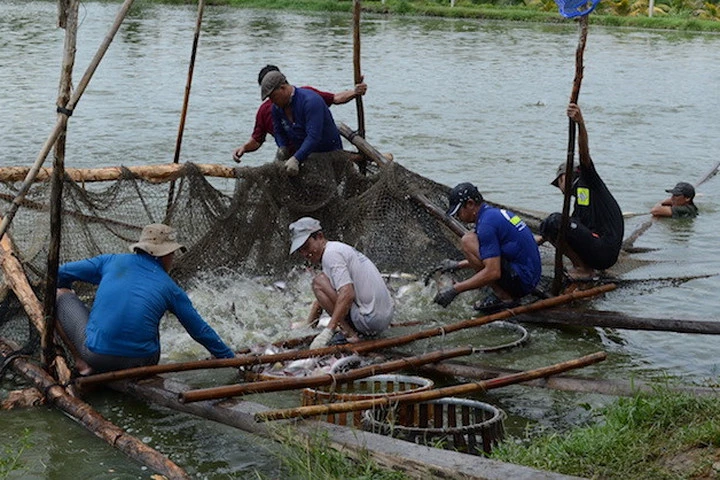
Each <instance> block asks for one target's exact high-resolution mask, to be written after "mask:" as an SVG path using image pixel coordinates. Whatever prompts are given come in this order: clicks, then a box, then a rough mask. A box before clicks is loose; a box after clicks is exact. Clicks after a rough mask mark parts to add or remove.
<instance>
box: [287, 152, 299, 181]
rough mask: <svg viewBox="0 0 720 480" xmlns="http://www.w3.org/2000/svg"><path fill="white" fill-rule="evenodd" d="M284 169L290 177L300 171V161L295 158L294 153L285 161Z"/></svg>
mask: <svg viewBox="0 0 720 480" xmlns="http://www.w3.org/2000/svg"><path fill="white" fill-rule="evenodd" d="M285 171H286V172H287V174H288V175H290V176H291V177H294V176H296V175H297V174H298V173H300V162H298V159H297V158H295V155H293V156H292V157H290V158H289V159H288V161H287V162H285Z"/></svg>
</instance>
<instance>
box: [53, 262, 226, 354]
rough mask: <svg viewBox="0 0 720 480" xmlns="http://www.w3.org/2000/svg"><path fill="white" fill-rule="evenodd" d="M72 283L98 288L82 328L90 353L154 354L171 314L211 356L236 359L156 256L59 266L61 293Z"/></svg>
mask: <svg viewBox="0 0 720 480" xmlns="http://www.w3.org/2000/svg"><path fill="white" fill-rule="evenodd" d="M76 280H79V281H83V282H88V283H92V284H95V285H98V289H97V292H96V294H95V301H94V302H93V306H92V309H91V311H90V318H89V319H88V324H87V327H86V336H87V339H86V345H87V347H88V349H90V350H91V351H92V352H95V353H98V354H102V355H119V356H123V357H148V356H151V355H153V354H155V353H157V352H158V351H160V320H161V319H162V317H163V315H164V314H165V312H166V311H168V310H169V311H170V312H172V313H173V314H174V315H175V316H176V317H177V319H178V320H179V321H180V323H181V324H182V326H183V327H185V330H187V332H188V333H189V334H190V336H191V337H192V338H193V339H194V340H195V341H197V342H198V343H200V344H201V345H203V346H204V347H205V348H207V350H208V351H209V352H210V353H212V354H213V356H215V357H217V358H232V357H234V356H235V354H234V353H233V351H232V350H231V349H230V347H228V346H227V345H226V344H225V343H224V342H223V341H222V340H221V339H220V337H219V336H218V334H217V333H216V332H215V330H213V328H212V327H211V326H210V325H208V324H207V323H206V322H205V320H203V318H202V317H201V316H200V314H199V313H198V312H197V310H195V308H194V307H193V305H192V302H191V301H190V298H189V297H188V296H187V294H186V293H185V292H184V291H183V290H182V289H181V288H180V287H179V286H178V285H177V284H176V283H175V281H174V280H173V279H172V278H170V276H169V275H168V274H167V272H166V271H165V270H164V269H163V266H162V264H161V262H160V260H159V259H158V258H156V257H153V256H151V255H147V254H144V253H127V254H108V255H100V256H97V257H93V258H89V259H86V260H80V261H77V262H70V263H66V264H64V265H62V266H61V267H60V269H59V271H58V287H59V288H70V287H71V286H72V283H73V282H74V281H76Z"/></svg>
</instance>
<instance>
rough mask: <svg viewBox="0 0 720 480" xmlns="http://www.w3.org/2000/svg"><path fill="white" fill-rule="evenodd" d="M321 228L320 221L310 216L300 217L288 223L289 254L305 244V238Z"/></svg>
mask: <svg viewBox="0 0 720 480" xmlns="http://www.w3.org/2000/svg"><path fill="white" fill-rule="evenodd" d="M320 230H322V227H321V226H320V221H319V220H316V219H314V218H312V217H302V218H301V219H299V220H297V221H295V222H293V223H291V224H290V239H291V241H292V244H291V245H290V255H292V254H293V253H294V252H295V251H296V250H297V249H298V248H300V247H302V246H303V245H305V242H307V239H308V238H310V235H312V234H313V233H315V232H319V231H320Z"/></svg>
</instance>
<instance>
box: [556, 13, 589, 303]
mask: <svg viewBox="0 0 720 480" xmlns="http://www.w3.org/2000/svg"><path fill="white" fill-rule="evenodd" d="M587 31H588V18H587V15H583V16H582V17H580V39H579V40H578V45H577V48H576V49H575V78H574V79H573V88H572V92H571V94H570V103H577V101H578V97H579V96H580V85H581V84H582V79H583V69H584V67H583V54H584V52H585V43H586V40H587ZM576 130H577V125H576V124H575V121H574V120H573V119H572V118H568V148H567V159H566V160H565V172H566V175H565V188H564V190H563V209H562V219H561V221H560V228H559V229H558V235H557V239H556V241H555V276H554V277H553V283H552V288H551V291H552V294H553V295H557V294H559V293H560V291H561V290H562V284H563V277H564V269H563V255H564V254H565V250H566V249H567V244H566V243H567V242H566V240H565V239H566V236H567V231H568V227H569V225H570V198H571V196H572V182H573V175H572V171H573V164H574V162H575V133H576Z"/></svg>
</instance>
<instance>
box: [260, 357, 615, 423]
mask: <svg viewBox="0 0 720 480" xmlns="http://www.w3.org/2000/svg"><path fill="white" fill-rule="evenodd" d="M606 358H607V354H606V353H605V352H597V353H593V354H591V355H586V356H584V357H580V358H576V359H574V360H568V361H566V362H561V363H556V364H554V365H550V366H547V367H542V368H537V369H534V370H527V371H524V372H519V373H515V374H510V375H504V376H501V377H497V378H493V379H490V380H483V381H481V382H474V383H464V384H461V385H454V386H451V387H444V388H438V389H433V390H425V391H422V392H413V393H407V394H400V395H396V396H392V397H388V396H385V397H380V398H373V399H369V400H358V401H351V402H340V403H329V404H323V405H309V406H306V407H298V408H287V409H280V410H270V411H267V412H260V413H256V414H255V420H256V421H258V422H262V421H272V420H282V419H288V418H297V417H313V416H316V415H325V414H334V413H343V412H357V411H360V410H369V409H371V408H378V407H388V406H390V405H393V404H402V403H418V402H427V401H430V400H436V399H438V398H443V397H456V396H462V395H468V394H470V393H475V392H484V391H487V390H491V389H494V388H500V387H506V386H508V385H513V384H516V383H521V382H527V381H530V380H535V379H537V378H543V377H548V376H550V375H556V374H558V373H562V372H566V371H568V370H573V369H576V368H582V367H586V366H588V365H592V364H594V363H598V362H601V361H603V360H605V359H606Z"/></svg>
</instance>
